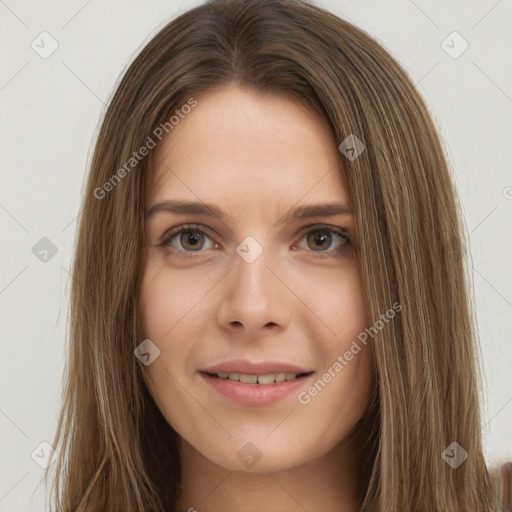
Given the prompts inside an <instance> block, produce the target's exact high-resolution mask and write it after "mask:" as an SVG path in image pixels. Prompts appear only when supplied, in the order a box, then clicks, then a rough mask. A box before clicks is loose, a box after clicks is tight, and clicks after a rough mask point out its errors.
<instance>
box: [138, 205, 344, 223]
mask: <svg viewBox="0 0 512 512" xmlns="http://www.w3.org/2000/svg"><path fill="white" fill-rule="evenodd" d="M157 212H168V213H177V214H180V213H184V214H197V215H207V216H209V217H213V218H216V219H220V220H225V219H226V218H227V217H228V216H227V215H226V214H225V213H224V212H223V211H222V210H221V209H220V208H219V207H218V206H215V205H214V204H209V203H203V202H195V201H184V200H173V201H164V202H162V203H158V204H155V205H153V206H152V207H151V208H150V209H149V211H148V214H147V216H148V218H149V217H151V216H152V215H154V214H155V213H157ZM353 213H354V212H353V210H352V208H350V207H349V206H348V205H346V204H343V203H336V202H327V203H322V204H311V205H306V206H300V207H298V208H295V209H291V210H289V211H288V212H286V214H285V215H284V217H283V218H282V219H281V221H280V222H282V223H284V222H290V221H294V220H301V219H307V218H311V217H333V216H334V215H339V214H350V215H352V214H353Z"/></svg>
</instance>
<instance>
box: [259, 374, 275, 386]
mask: <svg viewBox="0 0 512 512" xmlns="http://www.w3.org/2000/svg"><path fill="white" fill-rule="evenodd" d="M273 383H274V374H273V373H267V374H266V375H260V376H259V377H258V384H273Z"/></svg>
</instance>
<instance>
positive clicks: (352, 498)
mask: <svg viewBox="0 0 512 512" xmlns="http://www.w3.org/2000/svg"><path fill="white" fill-rule="evenodd" d="M180 443H181V454H182V455H181V457H182V473H181V484H182V486H181V489H182V492H181V494H180V496H179V497H178V500H177V502H176V510H177V512H194V511H197V512H230V511H235V510H236V511H239V510H243V511H244V512H260V511H261V510H272V511H276V512H297V511H298V510H307V511H310V512H314V511H320V510H329V511H333V512H335V511H339V512H357V511H359V510H360V507H361V501H360V500H359V498H358V496H357V491H356V489H357V474H356V470H355V468H356V465H355V460H356V458H355V453H354V452H353V450H352V449H350V448H349V447H348V446H347V445H346V444H344V443H340V444H339V445H338V446H336V447H335V448H334V449H332V450H331V451H330V452H328V453H326V454H324V455H322V456H321V457H319V458H317V459H315V460H313V461H308V462H306V463H304V464H302V465H300V466H297V467H293V468H289V469H286V470H280V471H276V472H264V473H255V472H249V471H248V472H239V471H231V470H228V469H225V468H223V467H221V466H218V465H217V464H215V463H214V462H212V461H211V460H209V459H207V458H206V457H204V456H203V455H201V454H200V453H199V452H198V451H197V450H196V449H195V448H194V447H193V446H191V445H190V444H189V443H188V442H187V441H185V440H184V439H180Z"/></svg>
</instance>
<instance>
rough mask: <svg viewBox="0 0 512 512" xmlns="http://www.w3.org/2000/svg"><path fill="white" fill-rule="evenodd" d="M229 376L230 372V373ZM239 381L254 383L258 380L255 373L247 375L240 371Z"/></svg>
mask: <svg viewBox="0 0 512 512" xmlns="http://www.w3.org/2000/svg"><path fill="white" fill-rule="evenodd" d="M230 377H231V374H230ZM240 382H243V383H244V384H256V382H258V376H257V375H249V374H247V373H241V374H240Z"/></svg>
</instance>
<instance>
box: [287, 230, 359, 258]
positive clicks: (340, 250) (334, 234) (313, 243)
mask: <svg viewBox="0 0 512 512" xmlns="http://www.w3.org/2000/svg"><path fill="white" fill-rule="evenodd" d="M305 238H306V245H307V247H308V248H312V249H313V250H312V252H313V253H317V254H315V255H314V256H317V257H320V258H326V257H327V258H328V257H331V256H335V257H341V256H344V255H345V254H346V253H347V251H348V250H349V249H350V239H349V237H348V234H347V232H346V231H345V230H343V229H341V228H334V227H332V226H318V227H315V229H310V230H309V231H307V232H306V233H305ZM336 238H338V241H339V246H338V247H337V248H335V249H331V250H327V251H326V250H320V251H317V250H316V249H318V248H319V249H329V247H330V246H331V245H332V243H333V240H336ZM294 248H295V247H294Z"/></svg>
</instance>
